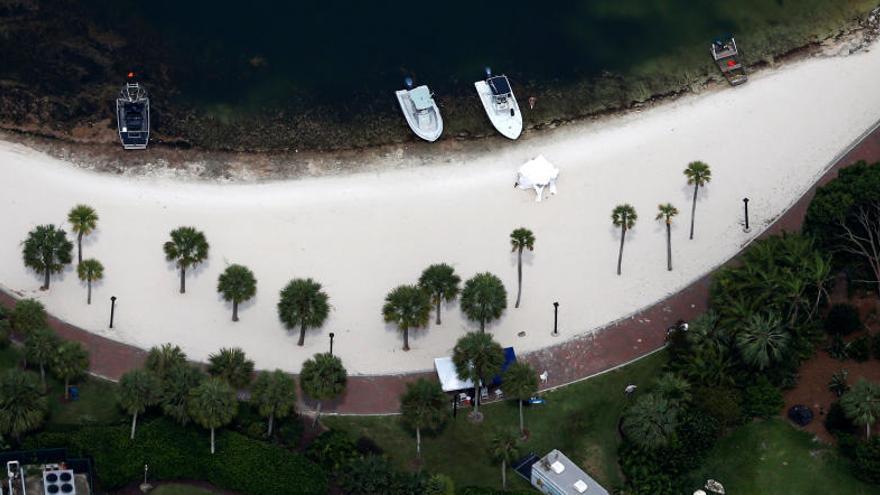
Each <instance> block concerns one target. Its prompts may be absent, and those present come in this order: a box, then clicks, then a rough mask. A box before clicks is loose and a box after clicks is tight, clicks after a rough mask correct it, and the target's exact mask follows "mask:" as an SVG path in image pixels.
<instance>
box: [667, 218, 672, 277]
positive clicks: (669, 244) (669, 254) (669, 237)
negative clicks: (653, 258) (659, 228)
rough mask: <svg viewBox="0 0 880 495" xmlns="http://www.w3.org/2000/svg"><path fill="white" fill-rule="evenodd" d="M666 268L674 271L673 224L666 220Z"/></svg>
mask: <svg viewBox="0 0 880 495" xmlns="http://www.w3.org/2000/svg"><path fill="white" fill-rule="evenodd" d="M666 269H667V270H669V271H670V272H671V271H672V224H671V223H670V222H669V220H666Z"/></svg>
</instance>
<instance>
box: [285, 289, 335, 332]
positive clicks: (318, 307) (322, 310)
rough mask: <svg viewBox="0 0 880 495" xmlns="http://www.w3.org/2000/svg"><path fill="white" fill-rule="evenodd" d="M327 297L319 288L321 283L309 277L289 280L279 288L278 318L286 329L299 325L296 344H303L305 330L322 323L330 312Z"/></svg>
mask: <svg viewBox="0 0 880 495" xmlns="http://www.w3.org/2000/svg"><path fill="white" fill-rule="evenodd" d="M329 299H330V298H329V297H328V296H327V293H326V292H324V291H323V290H321V284H319V283H318V282H315V281H314V280H312V279H310V278H306V279H302V278H297V279H294V280H291V281H290V283H288V284H287V286H285V287H284V289H281V298H280V300H279V301H278V318H279V319H280V320H281V322H282V323H284V326H285V327H287V329H288V330H291V329H294V328H296V327H297V326H299V341H298V342H297V343H296V345H299V346H301V345H303V344H305V342H306V330H308V329H309V328H318V327H320V326H321V325H323V324H324V321H325V320H326V319H327V315H328V314H330V303H329Z"/></svg>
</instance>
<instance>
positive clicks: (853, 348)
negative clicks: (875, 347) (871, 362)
mask: <svg viewBox="0 0 880 495" xmlns="http://www.w3.org/2000/svg"><path fill="white" fill-rule="evenodd" d="M846 354H847V355H848V356H849V357H851V358H853V359H855V360H856V361H858V362H860V363H864V362H865V361H867V360H868V359H870V358H871V345H870V337H868V336H867V335H862V336H861V337H859V338H857V339H855V340H853V341H852V342H850V343H849V344H847V345H846Z"/></svg>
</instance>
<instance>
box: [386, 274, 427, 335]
mask: <svg viewBox="0 0 880 495" xmlns="http://www.w3.org/2000/svg"><path fill="white" fill-rule="evenodd" d="M382 317H383V318H384V319H385V322H386V323H394V324H396V325H397V328H399V329H400V331H401V332H403V350H404V351H408V350H409V331H410V329H417V328H421V327H424V326H425V325H427V324H428V320H429V319H430V317H431V296H430V295H429V294H428V293H427V292H426V291H424V290H422V289H421V288H420V287H417V286H415V285H401V286H399V287H396V288H395V289H393V290H392V291H391V292H389V293H388V295H387V296H385V304H384V305H383V306H382Z"/></svg>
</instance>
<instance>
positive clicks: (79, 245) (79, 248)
mask: <svg viewBox="0 0 880 495" xmlns="http://www.w3.org/2000/svg"><path fill="white" fill-rule="evenodd" d="M76 259H77V261H76V264H77V265H82V262H83V233H82V232H80V233H79V234H77V236H76Z"/></svg>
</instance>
